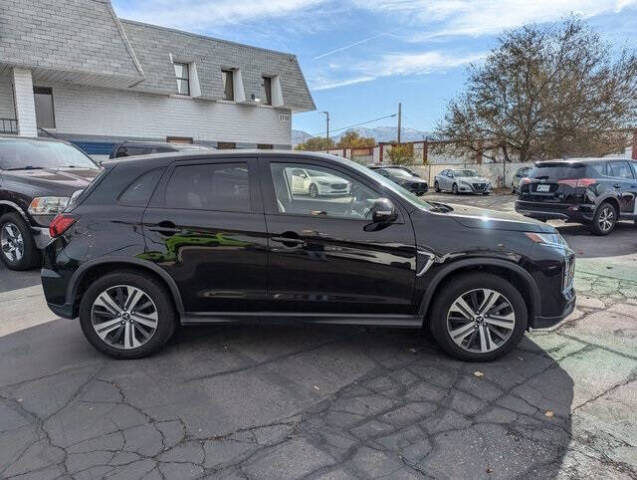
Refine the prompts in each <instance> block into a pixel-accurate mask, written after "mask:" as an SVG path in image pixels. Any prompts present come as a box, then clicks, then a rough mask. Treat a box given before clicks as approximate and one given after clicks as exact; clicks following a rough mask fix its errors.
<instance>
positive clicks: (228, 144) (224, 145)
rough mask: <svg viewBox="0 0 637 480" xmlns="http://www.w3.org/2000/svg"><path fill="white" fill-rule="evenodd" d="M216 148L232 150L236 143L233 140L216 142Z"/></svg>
mask: <svg viewBox="0 0 637 480" xmlns="http://www.w3.org/2000/svg"><path fill="white" fill-rule="evenodd" d="M217 148H218V149H219V150H234V149H235V148H237V144H236V143H233V142H217Z"/></svg>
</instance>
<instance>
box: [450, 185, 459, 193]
mask: <svg viewBox="0 0 637 480" xmlns="http://www.w3.org/2000/svg"><path fill="white" fill-rule="evenodd" d="M451 191H452V192H453V194H454V195H458V184H456V183H454V184H453V186H452V187H451Z"/></svg>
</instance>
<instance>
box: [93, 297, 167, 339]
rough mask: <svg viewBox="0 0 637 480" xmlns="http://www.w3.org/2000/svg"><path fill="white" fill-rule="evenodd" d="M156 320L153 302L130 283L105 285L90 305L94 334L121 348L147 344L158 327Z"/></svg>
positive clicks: (157, 318) (155, 308)
mask: <svg viewBox="0 0 637 480" xmlns="http://www.w3.org/2000/svg"><path fill="white" fill-rule="evenodd" d="M158 321H159V316H158V312H157V307H156V305H155V302H153V300H152V299H151V298H150V297H149V296H148V294H146V293H145V292H144V291H142V290H141V289H139V288H137V287H133V286H130V285H118V286H115V287H111V288H108V289H107V290H105V291H103V292H102V293H100V294H99V295H98V296H97V298H95V300H94V301H93V306H92V308H91V323H92V325H93V329H94V330H95V333H96V334H97V336H98V337H99V338H100V339H101V340H102V341H103V342H104V343H106V344H107V345H109V346H111V347H113V348H117V349H120V350H131V349H134V348H139V347H141V346H143V345H144V344H146V343H147V342H148V341H149V340H150V339H151V338H152V336H153V335H154V334H155V332H156V331H157V326H158Z"/></svg>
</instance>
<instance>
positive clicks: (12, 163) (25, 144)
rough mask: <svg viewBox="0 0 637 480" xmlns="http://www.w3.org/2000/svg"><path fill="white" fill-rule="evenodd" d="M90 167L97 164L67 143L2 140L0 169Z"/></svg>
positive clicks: (95, 167) (0, 142)
mask: <svg viewBox="0 0 637 480" xmlns="http://www.w3.org/2000/svg"><path fill="white" fill-rule="evenodd" d="M31 168H52V169H63V168H88V169H93V170H97V168H98V167H97V165H96V164H95V163H93V161H92V160H91V159H90V158H89V157H87V156H86V155H85V154H84V153H82V152H81V151H80V150H78V149H77V148H75V147H72V146H70V145H67V144H66V143H58V142H41V141H37V140H22V139H15V140H13V139H11V140H2V141H0V169H2V170H22V169H31Z"/></svg>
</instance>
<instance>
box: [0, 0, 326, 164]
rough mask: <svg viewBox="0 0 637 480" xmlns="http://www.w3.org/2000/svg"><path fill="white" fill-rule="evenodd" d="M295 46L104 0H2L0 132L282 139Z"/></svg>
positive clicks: (101, 150) (236, 142)
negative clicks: (245, 40) (170, 20)
mask: <svg viewBox="0 0 637 480" xmlns="http://www.w3.org/2000/svg"><path fill="white" fill-rule="evenodd" d="M314 108H315V106H314V102H313V100H312V97H311V95H310V92H309V89H308V87H307V84H306V82H305V79H304V78H303V74H302V72H301V70H300V68H299V65H298V62H297V60H296V57H295V56H294V55H291V54H287V53H280V52H274V51H270V50H264V49H260V48H255V47H249V46H245V45H240V44H236V43H232V42H226V41H223V40H218V39H213V38H209V37H204V36H200V35H194V34H191V33H187V32H181V31H176V30H172V29H167V28H162V27H156V26H153V25H147V24H141V23H138V22H132V21H127V20H120V19H118V18H117V16H116V15H115V13H114V11H113V9H112V6H111V4H110V1H109V0H0V134H3V133H4V134H16V133H17V134H19V135H25V136H37V135H47V133H48V134H52V135H53V136H56V137H58V138H64V139H68V140H70V141H73V142H74V143H76V144H78V145H79V146H81V147H82V148H84V149H85V150H86V151H87V152H88V153H91V154H97V155H99V154H106V153H108V152H109V151H110V149H111V148H112V146H113V145H114V144H115V143H117V142H120V141H123V140H127V139H129V140H155V141H158V140H159V141H166V140H169V141H193V142H195V143H200V144H204V145H212V146H219V147H225V148H232V147H236V148H242V147H261V148H272V147H274V148H290V146H291V115H292V114H293V113H294V112H302V111H308V110H313V109H314Z"/></svg>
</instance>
